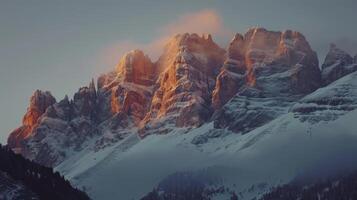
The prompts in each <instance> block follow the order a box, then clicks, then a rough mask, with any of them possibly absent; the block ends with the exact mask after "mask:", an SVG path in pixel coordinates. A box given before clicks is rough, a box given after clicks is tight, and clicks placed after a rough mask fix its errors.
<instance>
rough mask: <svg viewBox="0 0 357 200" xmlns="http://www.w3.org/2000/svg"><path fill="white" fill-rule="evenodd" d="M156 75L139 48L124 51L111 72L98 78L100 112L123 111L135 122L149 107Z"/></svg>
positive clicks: (154, 69) (141, 117) (150, 63)
mask: <svg viewBox="0 0 357 200" xmlns="http://www.w3.org/2000/svg"><path fill="white" fill-rule="evenodd" d="M113 73H114V74H116V76H113V75H112V74H113ZM156 78H157V71H156V67H155V65H154V64H153V63H152V62H151V60H150V59H149V58H148V57H147V56H145V55H144V53H143V52H142V51H140V50H134V51H131V52H129V53H127V54H125V55H124V57H123V58H122V59H121V60H120V62H119V64H118V66H117V67H116V71H115V72H112V73H109V74H107V75H103V76H101V77H100V78H99V80H98V87H99V93H100V94H99V95H100V101H99V104H100V109H102V111H101V112H102V113H105V114H106V115H108V113H109V115H113V114H114V115H116V114H118V113H120V114H125V115H128V116H131V117H132V118H133V121H134V123H136V124H138V123H139V122H140V121H141V120H142V119H143V118H144V116H145V113H146V112H147V110H148V108H149V105H150V101H151V97H152V93H153V85H154V83H155V81H156ZM107 117H108V116H106V117H104V118H107Z"/></svg>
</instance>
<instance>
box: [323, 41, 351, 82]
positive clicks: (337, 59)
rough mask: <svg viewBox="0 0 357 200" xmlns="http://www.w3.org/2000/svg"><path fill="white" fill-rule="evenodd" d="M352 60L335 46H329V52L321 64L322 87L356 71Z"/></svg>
mask: <svg viewBox="0 0 357 200" xmlns="http://www.w3.org/2000/svg"><path fill="white" fill-rule="evenodd" d="M353 63H354V59H353V58H352V56H351V55H349V54H348V53H347V52H345V51H343V50H341V49H340V48H338V47H337V46H336V45H335V44H331V45H330V50H329V52H328V53H327V55H326V58H325V61H324V63H323V64H322V67H321V68H322V81H323V84H324V85H328V84H329V83H331V82H333V81H335V80H337V79H339V78H341V77H342V76H345V75H347V74H349V73H351V72H354V71H356V70H357V65H356V64H353Z"/></svg>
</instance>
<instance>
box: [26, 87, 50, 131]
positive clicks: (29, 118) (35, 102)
mask: <svg viewBox="0 0 357 200" xmlns="http://www.w3.org/2000/svg"><path fill="white" fill-rule="evenodd" d="M54 103H56V99H55V98H54V97H53V96H52V95H51V93H50V92H48V91H45V92H43V91H41V90H36V91H35V93H34V94H33V95H32V96H31V100H30V106H29V107H28V108H27V112H26V114H25V116H24V118H23V120H22V122H23V125H25V126H30V127H32V126H34V125H35V124H36V123H37V120H38V119H39V118H40V117H41V115H42V114H43V113H45V111H46V109H47V108H48V107H49V106H51V105H53V104H54Z"/></svg>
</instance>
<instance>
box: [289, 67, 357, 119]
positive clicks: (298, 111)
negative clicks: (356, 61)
mask: <svg viewBox="0 0 357 200" xmlns="http://www.w3.org/2000/svg"><path fill="white" fill-rule="evenodd" d="M354 109H357V72H353V73H351V74H348V75H346V76H344V77H342V78H340V79H338V80H337V81H335V82H333V83H331V84H329V85H327V86H325V87H322V88H320V89H318V90H316V91H315V92H313V93H311V94H309V95H307V96H305V97H304V98H302V99H301V100H300V101H299V102H298V103H296V104H295V105H294V106H293V107H292V108H291V111H292V112H294V113H295V116H296V117H298V118H299V119H300V121H309V122H310V123H316V122H320V121H325V122H326V121H332V120H335V119H337V118H338V117H339V116H342V115H344V114H346V113H348V112H349V111H352V110H354Z"/></svg>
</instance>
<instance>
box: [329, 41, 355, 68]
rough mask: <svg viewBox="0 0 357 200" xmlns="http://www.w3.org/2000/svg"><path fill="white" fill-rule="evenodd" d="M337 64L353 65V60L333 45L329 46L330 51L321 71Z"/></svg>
mask: <svg viewBox="0 0 357 200" xmlns="http://www.w3.org/2000/svg"><path fill="white" fill-rule="evenodd" d="M337 63H339V64H341V65H350V64H352V63H353V58H352V56H351V55H350V54H348V53H347V52H345V51H343V50H341V49H340V48H338V47H337V46H336V45H335V44H330V49H329V52H328V53H327V55H326V57H325V61H324V63H323V64H322V69H325V68H327V67H329V66H331V65H333V64H337Z"/></svg>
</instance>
